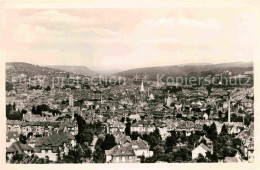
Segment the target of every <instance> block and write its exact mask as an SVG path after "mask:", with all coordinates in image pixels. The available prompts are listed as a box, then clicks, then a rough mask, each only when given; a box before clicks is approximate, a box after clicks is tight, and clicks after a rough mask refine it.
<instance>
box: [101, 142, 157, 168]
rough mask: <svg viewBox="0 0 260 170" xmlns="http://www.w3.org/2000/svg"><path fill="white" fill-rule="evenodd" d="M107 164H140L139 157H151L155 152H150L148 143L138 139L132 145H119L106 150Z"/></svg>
mask: <svg viewBox="0 0 260 170" xmlns="http://www.w3.org/2000/svg"><path fill="white" fill-rule="evenodd" d="M105 154H106V162H112V163H138V162H140V158H138V157H139V156H142V155H143V156H144V157H151V156H153V151H150V146H149V145H148V143H147V142H146V141H144V140H142V139H141V138H139V137H138V139H137V140H132V141H131V142H130V143H125V144H123V145H122V144H118V145H116V146H114V147H113V148H111V149H110V150H105Z"/></svg>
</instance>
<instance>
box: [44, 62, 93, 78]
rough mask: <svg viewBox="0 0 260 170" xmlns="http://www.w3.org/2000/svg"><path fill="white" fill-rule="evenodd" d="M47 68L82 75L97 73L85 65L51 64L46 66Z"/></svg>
mask: <svg viewBox="0 0 260 170" xmlns="http://www.w3.org/2000/svg"><path fill="white" fill-rule="evenodd" d="M47 67H49V68H54V69H59V70H63V71H67V72H71V73H74V74H79V75H84V76H94V75H97V73H96V72H94V71H92V70H90V69H89V68H87V67H86V66H65V65H52V66H47Z"/></svg>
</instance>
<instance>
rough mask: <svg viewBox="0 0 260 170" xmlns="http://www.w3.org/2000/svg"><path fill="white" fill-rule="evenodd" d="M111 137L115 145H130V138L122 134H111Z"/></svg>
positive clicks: (118, 132)
mask: <svg viewBox="0 0 260 170" xmlns="http://www.w3.org/2000/svg"><path fill="white" fill-rule="evenodd" d="M113 136H114V137H115V142H116V143H117V144H122V145H124V144H126V143H130V142H131V141H132V140H131V138H130V136H126V135H125V134H124V133H122V132H120V131H117V132H114V133H113Z"/></svg>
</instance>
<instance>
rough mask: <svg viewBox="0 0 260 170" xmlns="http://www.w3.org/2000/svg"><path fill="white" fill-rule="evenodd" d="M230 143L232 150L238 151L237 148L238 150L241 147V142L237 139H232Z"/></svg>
mask: <svg viewBox="0 0 260 170" xmlns="http://www.w3.org/2000/svg"><path fill="white" fill-rule="evenodd" d="M232 143H233V148H236V149H238V148H240V147H241V145H242V140H241V139H239V138H234V139H233V140H232Z"/></svg>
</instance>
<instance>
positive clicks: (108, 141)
mask: <svg viewBox="0 0 260 170" xmlns="http://www.w3.org/2000/svg"><path fill="white" fill-rule="evenodd" d="M114 146H116V142H115V137H114V136H113V135H112V134H106V137H105V140H104V142H103V143H102V145H101V149H102V150H103V151H105V150H109V149H111V148H112V147H114Z"/></svg>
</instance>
